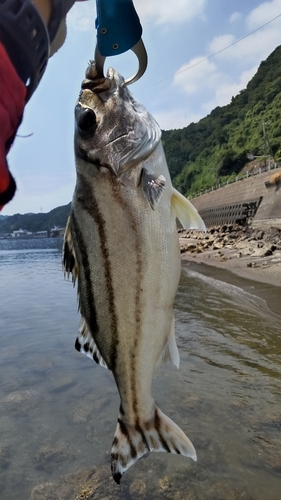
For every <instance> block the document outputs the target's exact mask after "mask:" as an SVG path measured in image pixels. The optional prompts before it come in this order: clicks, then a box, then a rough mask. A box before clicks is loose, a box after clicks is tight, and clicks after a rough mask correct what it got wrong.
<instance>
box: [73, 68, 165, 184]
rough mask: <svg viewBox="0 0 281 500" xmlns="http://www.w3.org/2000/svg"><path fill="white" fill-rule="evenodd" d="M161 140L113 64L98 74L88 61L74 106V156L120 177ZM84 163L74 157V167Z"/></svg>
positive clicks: (149, 152) (140, 160)
mask: <svg viewBox="0 0 281 500" xmlns="http://www.w3.org/2000/svg"><path fill="white" fill-rule="evenodd" d="M160 140H161V130H160V127H159V125H158V123H157V122H156V121H155V119H154V118H153V117H152V116H151V115H150V114H149V113H148V112H147V111H146V109H145V108H144V106H143V105H141V104H140V103H139V102H137V101H136V100H135V99H134V97H133V95H132V94H131V92H130V91H129V89H128V87H127V85H126V84H125V80H124V78H123V77H122V76H121V75H120V74H119V73H117V71H115V70H114V69H112V68H109V70H108V72H107V76H106V77H103V78H100V77H98V75H97V73H96V71H95V66H94V63H91V65H90V66H89V68H88V70H87V71H86V79H85V80H83V82H82V85H81V91H80V94H79V98H78V101H77V104H76V107H75V139H74V141H75V153H76V158H77V159H82V160H84V161H86V162H87V164H93V165H94V166H95V167H96V169H98V170H100V171H103V169H104V168H105V169H107V170H109V171H110V172H111V173H112V174H113V175H115V176H117V177H119V178H121V180H122V178H124V177H126V176H128V172H130V171H132V170H135V169H136V167H137V166H138V165H139V164H140V163H141V162H142V161H143V160H144V159H146V158H147V157H148V156H149V155H150V154H151V153H152V152H153V151H154V149H155V148H156V146H157V145H158V144H159V142H160ZM83 163H84V162H79V161H76V168H77V170H79V169H80V170H81V169H82V168H83ZM84 166H85V165H84ZM96 169H94V168H93V172H94V170H95V171H96ZM88 171H89V168H88ZM129 175H130V174H129Z"/></svg>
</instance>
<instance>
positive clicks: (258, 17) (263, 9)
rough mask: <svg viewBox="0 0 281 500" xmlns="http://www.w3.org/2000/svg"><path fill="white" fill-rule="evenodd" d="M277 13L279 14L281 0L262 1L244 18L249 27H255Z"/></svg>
mask: <svg viewBox="0 0 281 500" xmlns="http://www.w3.org/2000/svg"><path fill="white" fill-rule="evenodd" d="M279 14H281V0H272V1H271V2H264V3H261V4H260V5H259V6H258V7H256V8H255V9H253V10H252V11H251V12H250V14H249V15H248V16H247V18H246V24H247V26H248V28H249V29H255V28H258V27H259V26H261V25H263V24H265V23H266V22H268V21H270V20H271V19H273V18H274V17H276V16H278V15H279ZM272 26H273V25H272Z"/></svg>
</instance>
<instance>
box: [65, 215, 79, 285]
mask: <svg viewBox="0 0 281 500" xmlns="http://www.w3.org/2000/svg"><path fill="white" fill-rule="evenodd" d="M62 267H63V271H64V277H65V276H67V278H68V279H69V274H70V273H71V274H72V283H73V286H74V285H75V282H76V279H77V278H78V274H79V273H78V264H77V259H76V255H75V250H74V246H73V241H72V234H71V218H70V217H68V219H67V223H66V228H65V232H64V238H63V250H62Z"/></svg>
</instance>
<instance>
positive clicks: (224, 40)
mask: <svg viewBox="0 0 281 500" xmlns="http://www.w3.org/2000/svg"><path fill="white" fill-rule="evenodd" d="M234 41H235V36H233V35H221V36H215V38H213V40H212V41H211V43H210V44H209V53H210V54H214V53H215V52H218V51H219V50H222V49H224V48H225V47H228V45H231V44H232V43H233V42H234Z"/></svg>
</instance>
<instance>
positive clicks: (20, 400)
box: [1, 390, 38, 411]
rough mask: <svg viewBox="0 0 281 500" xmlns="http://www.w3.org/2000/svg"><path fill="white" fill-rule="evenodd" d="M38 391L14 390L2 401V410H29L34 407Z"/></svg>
mask: <svg viewBox="0 0 281 500" xmlns="http://www.w3.org/2000/svg"><path fill="white" fill-rule="evenodd" d="M36 396H38V393H37V392H36V391H33V390H26V391H14V392H11V394H9V395H8V396H6V397H5V398H4V399H3V400H2V403H1V410H2V411H3V410H4V411H11V410H21V411H27V410H29V408H31V407H32V408H34V400H35V399H36Z"/></svg>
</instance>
